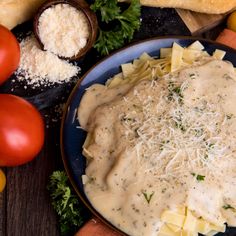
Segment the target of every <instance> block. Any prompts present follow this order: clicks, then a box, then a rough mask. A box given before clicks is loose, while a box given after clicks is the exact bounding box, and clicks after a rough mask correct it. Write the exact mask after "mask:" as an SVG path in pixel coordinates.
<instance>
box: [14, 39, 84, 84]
mask: <svg viewBox="0 0 236 236" xmlns="http://www.w3.org/2000/svg"><path fill="white" fill-rule="evenodd" d="M20 50H21V58H20V65H19V68H18V70H17V71H16V73H15V74H16V77H17V79H18V80H26V82H27V84H28V85H32V87H33V88H34V87H39V86H40V85H51V84H54V83H64V82H69V81H70V80H71V79H72V78H73V77H74V76H76V75H77V74H78V72H79V71H80V68H79V67H77V66H75V65H73V64H71V63H69V62H67V61H65V60H62V59H59V58H58V57H57V56H56V55H54V54H52V53H50V52H47V51H43V50H41V49H40V47H39V44H38V42H37V40H36V38H35V37H34V36H33V35H30V36H28V37H27V38H26V39H24V40H23V41H22V42H21V43H20Z"/></svg>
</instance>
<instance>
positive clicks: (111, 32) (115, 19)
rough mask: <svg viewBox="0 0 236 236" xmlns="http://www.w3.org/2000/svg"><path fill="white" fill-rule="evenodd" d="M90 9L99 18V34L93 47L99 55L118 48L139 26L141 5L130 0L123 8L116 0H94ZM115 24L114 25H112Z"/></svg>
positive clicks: (137, 1) (128, 40)
mask: <svg viewBox="0 0 236 236" xmlns="http://www.w3.org/2000/svg"><path fill="white" fill-rule="evenodd" d="M91 9H92V10H93V11H94V12H95V13H97V16H98V17H99V18H100V20H99V22H101V23H99V34H98V38H97V41H96V43H95V45H94V47H95V48H96V49H97V51H98V52H100V53H101V55H107V54H109V52H110V51H112V50H114V49H117V48H120V47H122V46H123V45H125V44H126V43H127V42H130V40H131V39H132V38H133V35H134V32H135V31H136V30H138V29H139V27H140V24H141V22H140V15H141V5H140V2H139V0H131V1H130V3H129V5H128V7H126V8H125V9H123V8H122V7H121V6H120V4H119V2H118V1H117V0H95V1H94V3H93V4H92V5H91ZM114 25H115V27H114Z"/></svg>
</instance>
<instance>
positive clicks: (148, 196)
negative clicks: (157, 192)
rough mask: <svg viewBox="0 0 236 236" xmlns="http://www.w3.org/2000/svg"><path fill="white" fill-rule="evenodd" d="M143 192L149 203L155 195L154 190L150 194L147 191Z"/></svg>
mask: <svg viewBox="0 0 236 236" xmlns="http://www.w3.org/2000/svg"><path fill="white" fill-rule="evenodd" d="M142 194H143V196H144V198H145V199H146V201H147V203H148V204H149V203H150V201H151V199H152V197H153V195H154V192H152V193H150V194H148V193H146V192H142Z"/></svg>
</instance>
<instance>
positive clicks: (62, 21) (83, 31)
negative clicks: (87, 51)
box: [38, 4, 89, 57]
mask: <svg viewBox="0 0 236 236" xmlns="http://www.w3.org/2000/svg"><path fill="white" fill-rule="evenodd" d="M38 29H39V37H40V39H41V41H42V43H43V45H44V49H45V50H48V51H50V52H52V53H55V54H56V55H59V56H62V57H73V56H74V55H76V54H77V53H78V52H79V51H80V50H81V49H82V48H83V47H85V45H86V44H87V41H88V37H89V25H88V20H87V18H86V16H85V14H84V13H83V12H82V11H79V10H77V9H76V8H74V7H72V6H70V5H69V4H57V5H54V6H52V7H50V8H48V9H46V10H45V11H44V12H43V13H42V14H41V16H40V18H39V25H38Z"/></svg>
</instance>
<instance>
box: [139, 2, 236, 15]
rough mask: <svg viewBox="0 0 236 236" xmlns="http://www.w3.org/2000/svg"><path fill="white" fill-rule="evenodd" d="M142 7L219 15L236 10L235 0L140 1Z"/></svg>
mask: <svg viewBox="0 0 236 236" xmlns="http://www.w3.org/2000/svg"><path fill="white" fill-rule="evenodd" d="M140 2H141V4H142V5H144V6H152V7H173V8H183V9H188V10H192V11H196V12H202V13H209V14H221V13H226V12H228V11H231V10H232V9H234V8H236V0H140Z"/></svg>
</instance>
